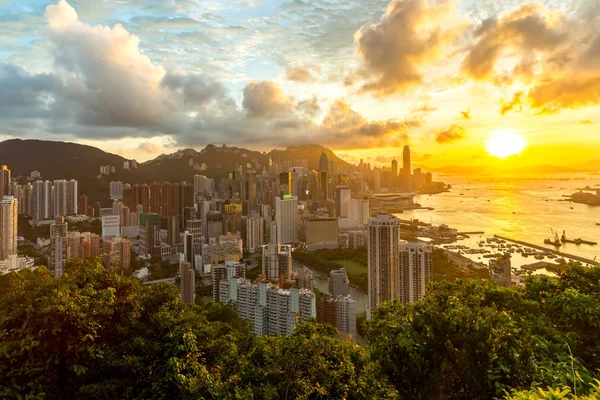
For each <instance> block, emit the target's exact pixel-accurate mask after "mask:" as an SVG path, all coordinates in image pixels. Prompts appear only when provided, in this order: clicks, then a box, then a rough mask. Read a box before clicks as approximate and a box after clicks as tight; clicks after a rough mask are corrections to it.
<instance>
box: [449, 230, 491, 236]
mask: <svg viewBox="0 0 600 400" xmlns="http://www.w3.org/2000/svg"><path fill="white" fill-rule="evenodd" d="M484 233H485V232H483V231H473V232H456V234H457V235H463V236H464V235H483V234H484Z"/></svg>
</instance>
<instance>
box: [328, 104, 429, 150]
mask: <svg viewBox="0 0 600 400" xmlns="http://www.w3.org/2000/svg"><path fill="white" fill-rule="evenodd" d="M415 124H417V122H415V121H414V120H412V119H407V120H405V121H402V120H395V119H388V120H381V121H370V120H367V119H366V118H365V117H363V116H362V115H361V114H359V113H358V112H356V111H354V110H353V109H352V107H351V106H350V105H349V104H348V103H346V102H345V101H344V100H343V99H337V100H336V101H335V102H334V103H333V104H332V106H331V108H330V110H329V112H328V113H327V115H325V117H324V118H323V122H322V124H321V129H320V130H321V137H322V139H323V141H324V142H327V143H331V144H333V145H334V146H336V147H337V146H345V147H346V148H370V147H378V146H386V147H388V146H389V147H398V146H401V145H402V144H404V143H406V142H408V140H409V138H408V131H409V129H410V128H411V127H413V126H414V125H415Z"/></svg>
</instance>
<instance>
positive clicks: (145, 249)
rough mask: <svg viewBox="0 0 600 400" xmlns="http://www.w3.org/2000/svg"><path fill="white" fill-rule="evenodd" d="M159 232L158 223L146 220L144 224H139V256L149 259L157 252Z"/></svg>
mask: <svg viewBox="0 0 600 400" xmlns="http://www.w3.org/2000/svg"><path fill="white" fill-rule="evenodd" d="M142 215H144V214H142ZM159 230H160V225H159V223H157V222H155V221H153V220H151V219H146V220H145V223H144V224H140V242H139V243H140V244H139V249H140V256H142V257H144V258H149V257H151V256H152V255H153V254H156V253H157V252H158V250H157V248H159V247H158V245H159Z"/></svg>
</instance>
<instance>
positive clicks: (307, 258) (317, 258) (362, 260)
mask: <svg viewBox="0 0 600 400" xmlns="http://www.w3.org/2000/svg"><path fill="white" fill-rule="evenodd" d="M293 257H294V259H295V260H297V261H299V262H301V263H303V264H306V265H308V266H310V267H312V268H314V269H316V270H318V271H321V272H324V273H326V274H328V275H329V273H330V272H331V271H332V270H334V269H340V268H342V265H340V264H339V263H338V262H337V261H335V260H338V261H339V260H347V261H350V262H353V263H355V264H360V265H364V266H366V265H367V264H368V252H367V248H366V247H359V248H358V249H354V250H349V249H320V250H316V251H312V252H307V251H295V252H294V255H293ZM347 273H348V280H350V284H352V285H355V286H356V287H358V288H359V289H360V290H361V291H363V292H365V293H367V291H368V285H369V281H368V273H367V268H366V267H365V268H364V270H363V271H362V272H361V271H356V270H355V271H354V272H353V271H351V270H348V271H347Z"/></svg>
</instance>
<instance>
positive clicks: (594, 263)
mask: <svg viewBox="0 0 600 400" xmlns="http://www.w3.org/2000/svg"><path fill="white" fill-rule="evenodd" d="M494 237H496V238H498V239H502V240H506V241H507V242H512V243H516V244H520V245H521V246H527V247H531V248H534V249H537V250H542V251H547V252H548V253H553V254H556V255H557V256H561V257H563V258H570V259H572V260H575V261H580V262H582V263H586V264H590V265H595V266H596V267H600V262H597V261H594V260H590V259H588V258H585V257H580V256H576V255H574V254H568V253H562V252H560V251H558V250H555V249H551V248H548V247H544V246H539V245H537V244H533V243H528V242H523V241H522V240H515V239H511V238H507V237H505V236H500V235H494Z"/></svg>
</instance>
